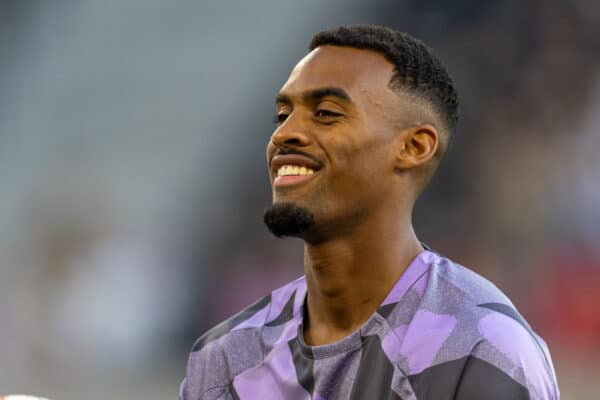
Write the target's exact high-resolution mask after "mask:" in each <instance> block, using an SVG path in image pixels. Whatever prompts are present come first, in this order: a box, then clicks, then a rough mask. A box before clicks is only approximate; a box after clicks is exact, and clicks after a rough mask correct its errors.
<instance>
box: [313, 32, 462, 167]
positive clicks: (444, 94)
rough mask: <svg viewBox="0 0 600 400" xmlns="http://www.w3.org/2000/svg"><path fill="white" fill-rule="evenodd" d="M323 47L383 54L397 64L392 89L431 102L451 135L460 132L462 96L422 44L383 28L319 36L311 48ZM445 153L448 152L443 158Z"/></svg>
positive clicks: (430, 51)
mask: <svg viewBox="0 0 600 400" xmlns="http://www.w3.org/2000/svg"><path fill="white" fill-rule="evenodd" d="M323 45H331V46H341V47H353V48H357V49H365V50H373V51H376V52H378V53H381V54H383V56H385V58H386V59H387V60H388V61H390V62H391V63H392V64H394V73H393V75H392V78H391V79H390V82H389V85H390V87H391V88H393V89H399V90H404V91H405V92H406V93H408V94H409V95H413V96H416V97H418V98H422V99H424V100H426V101H427V102H429V103H430V104H431V106H432V107H433V109H434V111H435V112H437V114H438V115H439V116H440V117H441V119H442V122H443V123H444V124H445V126H444V128H446V130H447V131H448V135H450V134H451V133H452V132H453V131H454V129H455V128H456V123H457V121H458V93H457V92H456V89H455V88H454V83H453V82H452V78H450V75H449V74H448V72H447V71H446V69H445V68H444V66H443V65H442V63H441V61H440V60H439V59H438V58H437V57H436V56H435V55H434V54H433V51H432V50H431V49H430V48H429V47H427V46H426V45H425V44H424V43H423V42H421V41H420V40H418V39H416V38H414V37H412V36H410V35H409V34H407V33H404V32H399V31H395V30H393V29H390V28H386V27H383V26H378V25H351V26H341V27H338V28H334V29H331V30H326V31H323V32H319V33H317V34H316V35H315V36H313V38H312V40H311V42H310V46H309V48H310V50H311V51H312V50H314V49H315V48H317V47H319V46H323ZM448 139H449V138H448ZM443 147H446V146H443ZM444 151H445V148H444V149H443V150H442V152H441V154H439V156H440V157H441V156H442V155H443V152H444Z"/></svg>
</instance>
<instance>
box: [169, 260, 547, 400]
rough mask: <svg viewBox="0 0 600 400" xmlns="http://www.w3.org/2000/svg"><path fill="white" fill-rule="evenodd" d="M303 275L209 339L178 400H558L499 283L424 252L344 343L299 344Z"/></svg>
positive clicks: (541, 354)
mask: <svg viewBox="0 0 600 400" xmlns="http://www.w3.org/2000/svg"><path fill="white" fill-rule="evenodd" d="M305 299H306V280H305V278H304V277H301V278H299V279H297V280H295V281H293V282H291V283H289V284H287V285H285V286H283V287H281V288H279V289H277V290H275V291H273V292H272V293H271V294H270V295H268V296H266V297H264V298H263V299H261V300H259V301H258V302H256V303H254V304H253V305H251V306H249V307H247V308H246V309H244V310H243V311H241V312H240V313H238V314H237V315H235V316H233V317H231V318H230V319H228V320H226V321H224V322H222V323H221V324H219V325H217V326H216V327H214V328H213V329H211V330H209V331H208V332H207V333H205V334H204V335H203V336H202V337H201V338H200V339H198V341H197V342H196V344H195V345H194V347H193V349H192V352H191V354H190V357H189V362H188V367H187V375H186V378H185V379H184V381H183V382H182V385H181V398H182V400H217V399H218V400H224V399H242V400H246V399H261V400H270V399H273V400H275V399H277V400H280V399H290V400H295V399H299V400H300V399H302V400H310V399H313V400H325V399H330V400H333V399H353V400H355V399H435V400H444V399H448V400H450V399H459V400H460V399H463V400H464V399H486V400H490V399H492V400H493V399H498V400H499V399H559V391H558V387H557V384H556V376H555V373H554V368H553V366H552V360H551V359H550V354H549V352H548V348H547V346H546V344H545V343H544V341H543V340H542V339H541V338H540V337H539V336H537V335H536V334H535V333H534V332H533V331H532V329H531V327H530V326H529V324H528V323H527V322H526V321H525V320H524V319H523V317H521V315H520V314H519V313H518V312H517V310H516V309H515V307H514V306H513V305H512V303H511V302H510V300H509V299H508V298H507V297H506V296H505V295H504V294H503V293H502V292H501V291H500V290H499V289H498V288H496V287H495V286H494V285H493V284H492V283H490V282H489V281H487V280H486V279H484V278H483V277H481V276H479V275H477V274H476V273H474V272H473V271H471V270H469V269H466V268H464V267H462V266H460V265H458V264H455V263H453V262H452V261H450V260H448V259H446V258H443V257H441V256H439V255H438V254H436V253H434V252H432V251H428V250H425V251H423V252H421V253H420V254H419V255H418V256H417V257H416V258H415V259H414V260H413V261H412V263H411V264H410V265H409V267H408V268H407V270H406V271H405V272H404V274H403V275H402V276H401V277H400V279H399V280H398V282H396V284H395V285H394V287H393V288H392V290H391V291H390V293H389V294H388V296H387V297H386V299H385V300H384V301H383V303H382V304H381V306H380V307H379V308H378V310H377V311H376V312H375V313H374V314H373V315H372V316H371V317H370V318H369V319H368V320H367V321H366V322H365V323H364V325H363V326H362V327H361V328H360V329H359V330H357V331H356V332H354V333H352V334H351V335H349V336H347V337H346V338H344V339H342V340H340V341H338V342H335V343H331V344H327V345H323V346H309V345H307V344H306V343H305V342H304V339H303V335H302V332H303V328H302V316H303V312H304V311H303V310H304V307H305Z"/></svg>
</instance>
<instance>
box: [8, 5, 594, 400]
mask: <svg viewBox="0 0 600 400" xmlns="http://www.w3.org/2000/svg"><path fill="white" fill-rule="evenodd" d="M348 23H378V24H384V25H389V26H391V27H395V28H398V29H401V30H404V31H407V32H409V33H411V34H413V35H415V36H417V37H420V38H422V39H423V40H424V41H425V42H427V43H428V44H429V45H430V46H432V47H434V48H435V49H436V50H437V53H438V55H439V56H440V58H441V59H442V60H443V61H444V63H445V64H446V65H447V67H448V69H449V70H450V72H451V75H453V76H454V78H455V81H456V84H457V86H458V88H459V93H460V95H461V102H462V108H461V122H460V125H459V129H458V132H457V134H456V135H455V139H454V142H453V145H452V147H451V150H450V152H449V154H448V156H447V158H446V160H445V161H444V163H443V164H442V167H441V169H440V172H439V173H438V175H437V177H436V178H435V179H434V181H433V182H432V184H431V185H430V188H429V189H428V190H427V191H426V192H425V194H424V196H423V198H422V199H421V201H420V203H418V207H417V210H416V216H415V226H416V230H417V233H418V235H419V236H420V238H421V239H422V240H423V241H425V242H426V243H428V244H429V245H430V246H432V247H433V248H434V249H436V250H437V251H439V252H441V253H442V254H444V255H446V256H449V257H451V258H453V259H455V260H456V261H458V262H460V263H462V264H464V265H466V266H469V267H471V268H472V269H474V270H475V271H477V272H479V273H481V274H483V275H484V276H486V277H488V278H489V279H491V280H493V281H494V282H495V283H496V284H497V285H498V286H499V287H500V288H501V289H502V290H503V291H505V292H506V293H507V294H508V295H509V297H511V299H513V301H514V303H515V304H516V305H517V307H518V308H519V309H520V311H521V312H522V314H524V315H525V317H526V318H527V319H528V320H529V321H530V322H531V324H532V325H533V327H534V329H535V330H536V331H537V332H538V333H539V334H541V335H542V336H543V337H544V338H545V339H546V341H547V342H548V344H549V347H550V349H551V351H552V355H553V358H554V362H555V366H556V369H557V373H558V379H559V385H560V388H561V391H562V395H563V398H564V399H591V398H597V397H596V396H597V393H598V392H599V391H600V381H599V380H598V379H597V378H598V376H599V374H600V295H599V293H600V246H599V245H600V206H599V205H600V204H599V203H600V164H599V160H598V158H599V157H598V153H599V152H600V134H599V130H600V3H599V2H598V1H596V0H571V1H569V0H564V1H559V0H544V1H542V0H526V1H523V0H519V1H517V0H506V1H500V0H490V1H485V2H482V1H476V0H455V1H453V2H451V3H448V2H446V1H441V0H432V1H427V2H422V1H417V0H406V1H398V0H397V1H384V0H371V1H369V2H365V1H359V0H335V1H327V2H322V1H317V0H304V1H303V2H281V1H273V0H257V1H252V2H248V1H243V0H236V1H232V0H225V1H218V2H217V1H212V2H209V1H197V0H196V1H191V0H181V1H168V2H167V1H159V0H110V1H109V0H78V1H74V0H55V1H52V2H48V1H41V0H2V1H1V2H0V183H1V188H2V189H1V191H0V393H16V392H17V393H20V392H26V393H30V394H38V395H44V396H48V397H51V398H53V399H55V400H62V399H65V400H70V399H81V398H86V399H92V400H93V399H107V398H108V399H125V398H126V399H150V400H152V399H165V398H176V397H177V394H178V387H179V382H180V380H181V379H182V377H183V376H184V372H185V365H186V360H187V352H188V351H189V349H190V347H191V345H192V343H193V342H194V340H195V338H197V337H198V336H199V335H200V334H201V333H202V332H203V331H204V330H205V329H207V328H209V327H210V326H212V325H214V324H215V323H217V322H219V321H220V320H222V319H224V318H226V317H228V316H229V315H231V314H232V313H233V312H235V311H237V310H239V309H240V308H242V307H243V306H245V305H247V304H249V303H250V302H253V301H254V300H256V299H257V298H259V297H261V296H262V295H264V294H265V293H267V292H268V291H270V290H272V289H273V288H275V287H277V286H279V285H281V284H283V283H285V282H287V281H289V280H291V279H293V278H296V277H297V276H299V275H301V274H302V243H301V242H299V241H297V240H277V239H274V238H272V237H271V236H270V235H269V234H268V233H267V232H266V229H265V228H264V227H263V225H262V213H263V209H264V208H265V207H266V206H268V205H269V203H270V187H269V183H268V179H267V174H266V167H265V155H264V154H265V145H266V143H267V141H268V139H269V137H270V134H271V132H272V130H273V125H272V123H271V120H272V116H273V114H274V106H273V101H274V96H275V94H276V92H277V91H278V89H279V87H280V86H281V85H282V84H283V82H284V81H285V80H286V78H287V75H288V73H289V71H290V69H291V68H292V66H293V65H294V64H295V63H296V62H297V61H298V60H299V59H300V58H301V57H303V55H304V54H305V53H306V49H307V45H308V42H309V41H310V38H311V36H312V34H313V33H315V32H317V31H319V30H322V29H325V28H328V27H334V26H336V25H339V24H348Z"/></svg>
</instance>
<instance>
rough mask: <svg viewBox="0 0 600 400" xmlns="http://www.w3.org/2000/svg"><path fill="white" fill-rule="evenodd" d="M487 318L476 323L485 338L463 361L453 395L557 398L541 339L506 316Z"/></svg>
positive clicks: (537, 399) (463, 398) (535, 399)
mask: <svg viewBox="0 0 600 400" xmlns="http://www.w3.org/2000/svg"><path fill="white" fill-rule="evenodd" d="M486 318H487V319H486ZM486 318H484V319H482V320H480V323H479V330H480V332H481V334H482V335H483V337H484V338H483V339H482V340H481V342H479V343H478V344H477V345H476V346H475V347H474V348H473V350H472V352H471V354H470V356H469V357H468V359H467V362H466V363H465V365H464V368H463V370H462V372H461V376H460V378H459V381H458V384H457V389H456V399H460V400H469V399H518V400H520V399H532V400H559V399H560V394H559V390H558V385H557V384H556V375H555V373H554V367H553V365H552V359H551V358H550V353H549V351H548V348H547V346H546V344H545V343H544V341H543V340H542V339H541V338H540V337H539V336H537V335H536V334H535V333H534V332H533V331H532V330H531V329H530V328H529V326H528V325H526V324H524V323H521V322H520V321H517V320H515V319H513V318H511V317H509V316H506V315H503V314H501V313H492V314H489V316H488V317H486Z"/></svg>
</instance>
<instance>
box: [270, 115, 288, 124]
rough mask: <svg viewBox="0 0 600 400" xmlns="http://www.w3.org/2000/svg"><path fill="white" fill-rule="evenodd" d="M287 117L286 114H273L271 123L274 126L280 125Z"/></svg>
mask: <svg viewBox="0 0 600 400" xmlns="http://www.w3.org/2000/svg"><path fill="white" fill-rule="evenodd" d="M287 117H288V114H286V113H279V114H275V116H274V117H273V123H274V124H282V123H283V121H285V120H286V118H287Z"/></svg>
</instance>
